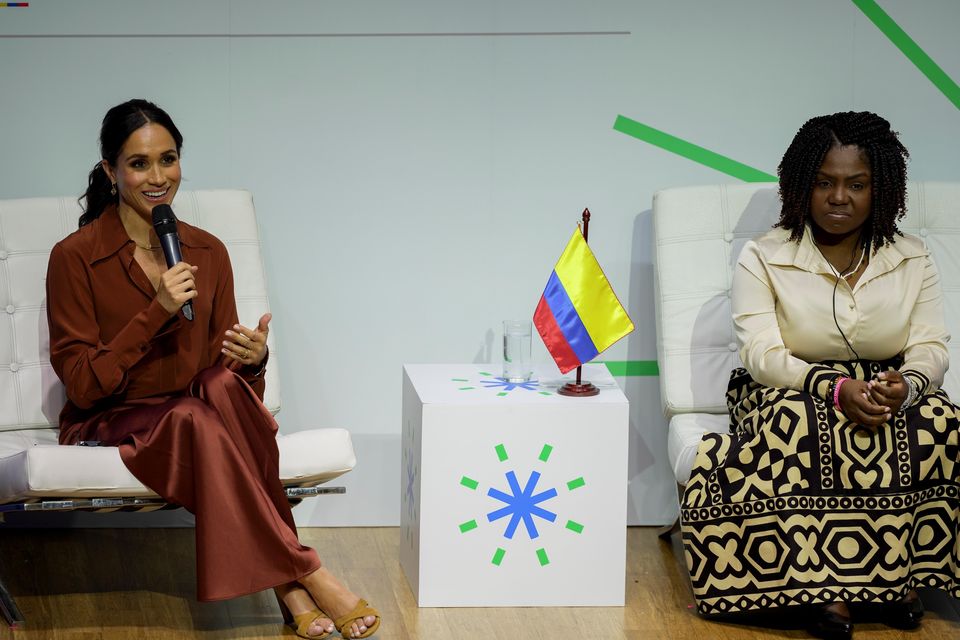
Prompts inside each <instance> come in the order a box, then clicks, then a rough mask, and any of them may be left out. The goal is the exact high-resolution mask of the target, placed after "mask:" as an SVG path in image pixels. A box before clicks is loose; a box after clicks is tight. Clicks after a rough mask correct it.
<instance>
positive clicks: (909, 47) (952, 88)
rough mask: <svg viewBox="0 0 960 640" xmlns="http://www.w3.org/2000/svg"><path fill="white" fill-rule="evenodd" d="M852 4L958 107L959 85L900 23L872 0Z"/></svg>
mask: <svg viewBox="0 0 960 640" xmlns="http://www.w3.org/2000/svg"><path fill="white" fill-rule="evenodd" d="M853 4H855V5H856V6H857V8H858V9H860V11H862V12H863V14H864V15H865V16H867V17H868V18H870V21H871V22H872V23H873V24H875V25H876V26H877V28H878V29H880V31H882V32H883V35H885V36H887V38H889V39H890V42H892V43H893V44H894V45H895V46H896V47H897V49H900V51H901V52H902V53H903V55H905V56H907V59H908V60H910V62H912V63H913V64H914V65H916V67H917V69H920V72H921V73H922V74H923V75H925V76H927V79H928V80H930V82H932V83H933V84H934V86H935V87H936V88H937V89H939V90H940V92H941V93H943V95H945V96H946V97H947V100H949V101H950V102H952V103H953V106H955V107H956V108H957V109H960V87H958V86H957V83H956V82H954V81H953V80H952V79H951V78H950V76H948V75H947V74H946V72H945V71H944V70H943V69H941V68H940V66H939V65H938V64H937V63H936V62H934V61H933V59H932V58H931V57H930V56H928V55H927V54H926V52H925V51H924V50H923V49H921V48H920V45H918V44H917V43H916V42H914V41H913V38H911V37H910V36H908V35H907V32H906V31H904V30H903V29H901V28H900V25H898V24H897V23H896V22H894V20H893V18H891V17H890V16H889V14H887V12H886V11H884V10H883V9H881V8H880V5H878V4H877V3H876V2H875V1H874V0H853Z"/></svg>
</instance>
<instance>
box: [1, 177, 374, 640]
mask: <svg viewBox="0 0 960 640" xmlns="http://www.w3.org/2000/svg"><path fill="white" fill-rule="evenodd" d="M174 209H175V211H176V214H177V216H178V217H179V218H180V219H182V220H184V221H186V222H189V223H190V224H193V225H196V226H199V227H201V228H203V229H206V230H207V231H210V232H211V233H213V234H214V235H216V236H217V237H218V238H220V240H221V241H223V243H224V244H225V245H226V247H227V249H228V251H229V253H230V259H231V264H232V266H233V271H234V282H235V294H236V299H237V308H238V313H239V317H240V321H241V322H242V323H244V324H246V325H248V326H255V325H256V322H257V319H258V318H259V317H260V316H261V315H262V314H263V313H265V312H266V311H267V310H268V300H267V288H266V278H265V275H264V270H263V261H262V259H261V255H260V237H259V232H258V227H257V222H256V217H255V213H254V208H253V200H252V198H251V196H250V194H249V193H248V192H246V191H181V192H180V193H179V194H178V196H177V203H176V206H175V207H174ZM79 215H80V209H79V206H78V205H77V202H76V200H75V199H74V198H31V199H21V200H0V517H2V515H3V514H5V513H9V512H11V511H41V510H42V511H51V510H74V509H82V510H89V511H116V510H118V509H123V510H137V509H159V508H163V507H165V506H167V505H166V504H165V503H164V502H163V501H162V500H161V499H160V498H159V497H158V496H157V495H156V494H155V493H153V492H152V491H151V490H149V489H147V488H146V487H145V486H144V485H142V484H141V483H140V482H139V481H138V480H137V479H136V478H134V477H133V475H132V474H131V473H130V472H129V471H128V470H127V468H126V467H125V466H124V465H123V462H122V461H121V460H120V455H119V450H118V449H117V448H116V447H79V446H61V445H59V444H58V443H57V436H58V428H57V419H58V414H59V412H60V409H61V408H62V407H63V404H64V398H65V396H64V390H63V386H62V385H61V384H60V380H59V379H58V378H57V376H56V374H55V373H54V371H53V368H52V367H51V365H50V360H49V355H50V354H49V337H48V332H47V317H46V309H45V305H46V301H45V299H44V297H45V287H44V278H45V274H46V269H47V260H48V256H49V254H50V250H51V248H52V247H53V245H54V244H55V243H56V242H58V241H59V240H61V239H62V238H64V237H65V236H66V235H67V234H68V233H70V232H72V231H74V230H76V228H77V218H78V216H79ZM275 335H276V333H275V332H274V331H271V332H270V337H269V342H270V349H271V354H270V365H269V366H268V367H267V373H266V395H265V397H264V403H265V404H266V406H267V408H268V409H269V410H270V411H271V413H274V414H276V413H277V412H278V411H279V410H280V381H279V377H278V375H277V370H278V366H277V365H278V362H279V358H282V357H283V354H282V353H278V352H277V350H276V349H274V347H273V343H274V339H275ZM277 440H278V445H279V448H280V477H281V480H282V481H283V484H284V486H285V487H286V488H287V496H288V498H290V499H291V500H292V501H299V500H300V499H302V498H303V497H306V496H310V495H317V494H318V493H342V492H343V488H342V487H322V486H318V485H321V484H322V483H324V482H327V481H329V480H331V479H333V478H336V477H337V476H339V475H341V474H343V473H346V472H347V471H350V470H351V469H352V468H353V467H354V465H355V464H356V458H355V456H354V451H353V445H352V443H351V440H350V434H349V433H348V432H347V431H345V430H343V429H314V430H306V431H297V432H295V433H291V434H289V435H280V436H279V437H278V438H277ZM0 612H2V614H3V615H4V617H5V618H6V620H7V622H8V624H11V625H13V624H15V623H17V622H20V621H22V616H21V614H20V612H19V610H18V608H17V606H16V604H15V602H14V601H13V599H12V597H11V596H10V594H9V593H8V592H7V590H6V588H5V587H4V586H3V583H2V582H0Z"/></svg>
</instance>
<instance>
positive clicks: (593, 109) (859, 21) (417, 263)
mask: <svg viewBox="0 0 960 640" xmlns="http://www.w3.org/2000/svg"><path fill="white" fill-rule="evenodd" d="M29 4H30V6H29V7H27V8H20V9H16V8H0V61H2V64H0V197H2V198H14V197H28V196H37V195H79V193H80V192H81V191H82V188H83V186H84V184H85V179H86V172H87V171H88V170H89V168H90V167H91V166H92V165H93V163H94V162H95V161H96V160H97V159H98V151H97V146H96V136H97V130H98V126H99V121H100V119H101V118H102V116H103V113H104V112H105V111H106V109H107V108H108V107H110V106H112V105H113V104H116V103H117V102H120V101H123V100H125V99H127V98H130V97H146V98H149V99H151V100H154V101H156V102H158V103H159V104H160V105H162V106H163V107H164V108H166V109H167V110H168V111H169V112H170V113H171V114H172V115H173V117H174V119H175V121H176V122H177V123H178V126H179V127H180V129H181V130H182V132H183V133H184V135H185V138H186V142H185V147H184V157H183V164H184V173H185V176H186V178H187V181H186V182H185V184H184V188H218V187H241V188H246V189H250V190H251V191H252V192H253V194H254V197H255V201H256V204H257V208H258V213H259V216H260V224H261V229H262V235H263V241H264V250H265V257H266V267H267V271H268V276H269V279H270V287H271V302H272V305H273V309H274V312H275V329H276V335H277V337H278V339H279V347H280V349H281V350H282V359H281V360H282V364H281V367H282V370H281V377H282V378H283V380H284V409H283V411H282V413H281V414H280V422H281V426H282V429H283V430H284V431H287V432H289V431H296V430H299V429H305V428H311V427H318V426H341V427H346V428H349V429H350V430H351V431H352V432H353V435H354V441H355V445H356V447H357V452H358V456H359V458H360V462H359V464H358V466H357V468H356V470H355V471H354V472H353V473H351V474H349V475H348V476H346V477H345V481H344V484H346V485H347V487H348V494H347V495H346V496H336V497H329V498H323V499H321V500H314V501H308V502H306V503H304V504H302V505H301V506H300V507H298V508H297V516H298V520H299V521H300V522H301V523H302V524H359V525H365V524H397V523H398V520H399V500H398V498H399V492H400V490H399V479H400V464H399V440H400V383H401V373H400V371H401V365H402V364H403V363H405V362H411V363H412V362H451V363H455V362H483V361H498V360H499V355H498V354H497V349H496V345H497V344H498V340H499V339H500V335H499V326H500V320H502V319H504V318H513V317H522V316H530V315H532V312H533V309H534V307H535V305H536V303H537V300H538V299H539V296H540V293H541V291H542V288H543V285H544V284H545V282H546V278H547V276H548V274H549V272H550V269H551V268H552V266H553V263H554V262H555V260H556V259H557V257H558V256H559V253H560V251H561V250H562V248H563V245H564V243H565V242H566V239H567V238H568V237H569V234H570V232H571V230H572V228H573V225H574V224H575V222H576V220H577V217H578V215H579V213H580V211H581V210H582V209H583V208H584V207H585V206H587V207H590V209H591V211H592V212H593V214H594V218H593V224H592V226H591V234H590V241H591V245H592V246H593V248H594V251H595V252H596V253H597V255H598V257H599V259H600V261H601V264H602V265H603V266H604V268H605V270H606V272H607V275H608V277H609V278H610V280H611V281H612V283H613V285H614V288H615V289H616V290H617V291H618V293H619V294H620V297H621V299H622V300H624V302H625V304H626V305H627V306H628V308H629V311H630V312H631V314H632V316H633V319H634V321H635V323H636V325H637V330H636V331H635V333H634V334H633V335H632V336H630V337H629V338H628V339H627V340H625V341H622V342H621V343H620V344H618V345H616V346H615V347H613V348H612V349H611V350H610V351H609V352H608V353H606V354H604V356H603V358H604V359H606V360H614V361H652V360H654V359H655V358H656V349H655V333H654V322H653V309H652V304H653V303H652V283H651V266H650V248H649V244H650V237H649V230H650V213H649V208H650V202H651V197H652V195H653V193H654V192H655V191H656V190H658V189H662V188H665V187H674V186H680V185H692V184H701V183H716V182H729V181H735V180H736V179H735V178H733V177H731V176H728V175H725V174H723V173H721V172H719V171H716V170H714V169H711V168H708V167H705V166H702V165H700V164H697V163H695V162H693V161H691V160H688V159H686V158H684V157H682V156H679V155H676V154H674V153H671V152H669V151H667V150H664V149H661V148H658V147H655V146H652V145H650V144H647V143H645V142H643V141H641V140H638V139H636V138H633V137H630V136H628V135H625V134H624V133H621V132H619V131H617V130H615V129H614V128H613V125H614V122H615V121H616V119H617V117H618V115H623V116H625V117H628V118H630V119H633V120H636V121H638V122H641V123H644V124H647V125H650V126H652V127H655V128H657V129H660V130H662V131H665V132H668V133H670V134H672V135H674V136H678V137H679V138H682V139H685V140H688V141H690V142H693V143H695V144H698V145H701V146H703V147H706V148H708V149H711V150H713V151H716V152H718V153H721V154H723V155H726V156H728V157H730V158H733V159H736V160H738V161H740V162H743V163H745V164H747V165H750V166H752V167H755V168H757V169H760V170H763V171H766V172H768V173H770V172H775V169H776V165H777V163H778V161H779V158H780V155H781V154H782V152H783V149H784V148H785V147H786V145H787V143H788V142H789V140H790V138H791V137H792V135H793V133H794V132H795V131H796V129H797V128H798V127H799V126H800V124H801V123H802V122H803V121H804V120H806V119H807V118H809V117H811V116H813V115H817V114H821V113H828V112H833V111H839V110H848V109H855V110H861V109H868V110H873V111H877V112H879V113H881V114H882V115H884V116H885V117H887V118H888V119H889V120H890V121H891V122H892V123H893V125H894V127H895V128H896V129H897V130H899V131H900V132H901V135H902V139H903V141H904V142H905V144H906V145H907V146H908V148H909V149H910V151H911V154H912V161H911V164H910V173H911V178H913V179H917V180H958V179H960V175H958V173H960V170H958V163H957V160H956V148H957V140H958V139H960V110H958V106H957V105H956V104H954V103H953V102H951V101H950V100H949V99H948V98H947V96H945V95H944V93H943V92H942V91H941V89H939V88H938V87H936V86H935V85H934V84H933V83H932V82H931V81H930V80H929V79H927V78H926V77H925V76H924V75H923V74H922V73H921V72H920V71H919V70H918V68H917V67H916V66H915V65H914V64H913V63H912V62H910V61H909V60H908V59H907V58H906V57H905V55H904V54H903V53H902V52H901V51H900V50H898V49H897V48H896V47H895V46H894V45H893V44H892V43H891V40H890V39H889V38H888V37H887V36H886V35H884V34H883V33H882V32H881V31H880V29H878V27H877V26H876V25H875V24H874V23H873V22H871V21H870V20H869V19H868V18H867V17H866V15H865V14H864V11H862V10H861V9H860V8H858V6H856V5H855V4H854V3H853V2H851V1H850V0H806V1H803V2H799V1H796V2H795V1H787V0H727V1H725V2H713V1H708V0H702V1H695V0H680V1H673V2H665V1H664V2H654V1H641V0H636V1H633V2H630V1H627V0H591V1H589V2H588V1H583V2H575V1H573V0H566V1H557V0H502V1H501V0H497V1H489V2H466V1H464V0H460V1H451V0H409V1H407V2H394V1H388V0H358V1H353V2H345V1H333V0H321V1H306V0H289V1H278V2H263V1H254V0H234V1H228V0H210V1H207V2H191V1H186V0H167V1H166V2H138V1H125V0H86V1H79V0H63V1H60V2H56V1H44V0H34V1H33V2H30V3H29ZM861 4H864V3H861ZM867 4H869V3H867ZM879 6H880V7H882V9H884V10H885V11H886V12H887V13H888V14H889V15H890V17H891V18H892V19H893V20H894V21H895V23H896V24H897V25H899V26H900V27H901V28H902V29H903V30H904V31H905V32H906V33H907V34H909V35H910V36H911V37H912V38H913V40H914V41H915V42H916V43H917V44H918V45H919V46H920V47H921V48H922V50H923V51H924V52H925V53H926V54H928V55H929V56H930V58H931V59H932V60H934V61H935V62H936V63H937V64H938V65H939V67H940V68H941V69H942V70H943V72H945V74H946V75H947V76H948V77H949V78H960V39H958V38H957V37H956V28H957V25H958V24H960V3H958V2H955V1H953V0H928V1H925V2H911V1H909V0H880V1H879ZM696 270H697V265H691V277H696ZM534 348H535V357H536V358H537V359H538V360H543V361H546V360H547V358H548V357H547V354H546V352H545V350H544V349H543V347H542V345H541V344H539V341H535V345H534ZM620 382H621V384H622V386H623V388H624V390H625V391H626V393H627V395H628V397H629V399H630V402H631V469H630V478H631V504H630V516H629V517H630V521H631V522H633V523H644V524H655V523H662V522H666V521H668V520H670V519H671V518H672V517H673V515H674V513H675V501H676V497H675V493H674V485H673V480H672V476H671V473H670V470H669V469H668V467H667V465H666V451H665V430H666V424H665V421H664V419H663V418H662V416H661V414H660V402H659V396H658V382H657V379H656V377H653V376H627V377H623V378H620ZM585 428H589V425H585Z"/></svg>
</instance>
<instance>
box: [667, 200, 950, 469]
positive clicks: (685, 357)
mask: <svg viewBox="0 0 960 640" xmlns="http://www.w3.org/2000/svg"><path fill="white" fill-rule="evenodd" d="M907 190H908V193H907V210H908V211H907V215H906V217H905V218H904V219H903V220H902V221H901V222H900V225H899V226H900V229H901V230H903V231H904V232H905V233H911V234H914V235H917V236H919V237H920V238H921V239H922V240H924V242H926V244H927V246H928V247H929V248H930V251H931V253H932V254H933V258H934V261H935V262H936V264H937V267H938V268H939V270H940V278H941V287H942V288H943V297H944V311H945V315H946V324H947V330H948V331H949V332H950V334H951V335H953V336H960V183H954V182H911V183H908V185H907ZM779 211H780V202H779V198H778V196H777V187H776V185H772V184H733V185H712V186H698V187H684V188H678V189H667V190H664V191H660V192H658V193H657V194H656V195H654V198H653V231H654V252H653V269H654V292H655V304H656V311H657V312H656V318H657V357H658V363H659V367H660V396H661V402H662V404H663V410H664V413H665V414H666V415H667V417H668V418H670V419H671V420H670V427H669V428H670V435H669V437H668V442H669V447H670V452H669V455H670V461H671V464H673V465H674V472H675V475H676V478H677V480H678V482H681V484H682V483H684V482H686V480H687V479H688V478H689V475H690V467H689V466H688V463H689V464H692V463H693V457H694V455H695V453H696V446H697V445H698V444H699V438H698V437H696V433H697V430H698V429H700V430H701V431H700V434H701V436H702V434H703V433H706V432H707V431H711V430H713V426H714V425H715V424H719V423H714V422H713V421H712V420H710V419H705V418H704V419H701V418H696V419H692V420H688V419H686V418H685V419H682V420H674V419H673V418H674V417H679V416H681V415H683V414H716V415H720V416H722V419H723V421H724V424H726V419H727V418H726V403H725V399H724V394H725V392H726V386H727V381H728V379H729V375H730V371H731V370H732V369H733V368H735V367H738V366H741V363H740V359H739V356H738V354H737V351H738V347H737V344H736V336H735V334H734V329H733V319H732V315H731V309H730V287H731V284H732V281H733V270H734V267H735V266H736V261H737V257H738V256H739V254H740V250H741V249H742V248H743V245H744V244H745V243H746V241H747V240H749V239H751V238H753V237H755V236H757V235H759V234H761V233H764V232H765V231H767V230H769V229H770V228H771V227H772V226H773V224H774V223H775V222H776V221H777V219H778V218H779ZM948 348H949V351H950V360H951V362H953V363H957V362H960V337H958V339H957V340H954V341H952V342H950V343H949V345H948ZM943 386H944V389H945V390H946V391H947V393H948V394H950V396H951V398H953V399H954V400H955V401H957V400H960V395H958V394H960V367H955V368H953V369H951V370H949V371H948V372H947V376H946V380H945V382H944V385H943ZM675 430H676V433H674V431H675Z"/></svg>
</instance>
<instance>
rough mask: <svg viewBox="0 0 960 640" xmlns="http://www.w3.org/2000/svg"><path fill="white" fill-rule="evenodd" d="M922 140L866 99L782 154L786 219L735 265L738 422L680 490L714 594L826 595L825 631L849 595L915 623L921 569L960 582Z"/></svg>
mask: <svg viewBox="0 0 960 640" xmlns="http://www.w3.org/2000/svg"><path fill="white" fill-rule="evenodd" d="M907 157H908V153H907V150H906V149H905V148H904V147H903V145H902V144H901V143H900V141H899V139H898V138H897V134H896V133H895V132H893V131H891V129H890V124H889V123H888V122H887V121H886V120H884V119H883V118H881V117H879V116H877V115H875V114H872V113H852V112H848V113H837V114H834V115H829V116H821V117H817V118H813V119H812V120H810V121H808V122H807V123H806V124H804V125H803V127H801V128H800V130H799V131H798V132H797V135H796V137H795V138H794V140H793V142H792V143H791V144H790V147H789V148H788V149H787V151H786V153H785V154H784V157H783V160H782V162H781V163H780V166H779V168H778V173H779V176H780V196H781V200H782V202H783V206H782V209H781V214H780V220H779V222H778V223H777V224H776V225H775V227H774V229H773V230H771V231H770V232H768V233H766V234H764V235H762V236H760V237H758V238H756V239H754V240H752V241H750V242H749V243H748V244H747V245H746V246H745V247H744V249H743V252H742V253H741V254H740V258H739V261H738V264H737V268H736V271H735V274H734V280H733V319H734V324H735V325H736V330H737V339H738V341H739V343H740V356H741V360H742V361H743V364H744V368H743V369H737V370H735V371H734V372H733V373H732V375H731V380H730V385H729V387H728V391H727V404H728V407H729V410H730V417H731V432H730V434H727V435H713V434H711V435H707V436H705V437H704V440H703V442H702V443H701V445H700V448H699V451H698V454H697V459H696V463H695V465H694V469H693V474H692V476H691V480H690V483H689V484H688V485H687V489H686V492H685V493H684V496H683V505H682V516H681V517H682V529H683V539H684V545H685V548H686V555H687V563H688V567H689V569H690V576H691V581H692V584H693V588H694V593H695V595H696V598H697V607H698V609H699V611H700V612H701V613H706V614H711V613H730V612H737V611H751V610H761V609H770V608H776V607H786V606H791V605H807V606H813V607H815V615H814V616H813V618H812V620H813V629H812V630H813V631H814V633H816V634H817V635H819V636H821V637H824V638H850V637H851V636H852V633H853V624H852V621H851V617H850V610H849V609H848V604H849V603H878V604H880V605H882V609H883V616H884V619H885V621H886V622H887V623H888V624H890V625H892V626H895V627H899V628H912V627H915V626H917V625H918V624H919V623H920V618H921V616H922V615H923V605H922V604H921V602H920V599H919V597H918V595H917V591H916V588H917V587H921V586H923V587H936V588H939V589H943V590H944V591H947V592H948V593H950V594H952V595H953V596H955V597H957V596H960V569H958V566H960V561H958V535H957V532H958V530H960V529H958V527H960V517H958V494H960V465H958V461H960V460H958V458H960V456H958V433H960V427H958V420H957V414H956V412H957V409H956V408H955V407H954V405H953V404H951V402H950V400H949V398H947V396H946V394H945V393H944V392H943V390H941V389H940V385H941V383H942V382H943V377H944V373H945V372H946V370H947V365H948V362H947V349H946V341H947V340H948V339H949V336H948V335H947V333H946V329H945V327H944V322H943V303H942V298H941V293H940V284H939V276H938V273H937V269H936V266H935V265H934V263H933V261H932V259H931V258H930V255H929V252H928V251H927V249H926V248H925V247H924V245H923V244H922V243H921V241H920V240H919V239H917V238H915V237H913V236H909V235H905V234H903V233H901V232H900V230H899V229H898V228H897V220H899V219H900V218H902V217H903V215H904V212H905V210H906V159H907Z"/></svg>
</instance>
